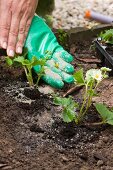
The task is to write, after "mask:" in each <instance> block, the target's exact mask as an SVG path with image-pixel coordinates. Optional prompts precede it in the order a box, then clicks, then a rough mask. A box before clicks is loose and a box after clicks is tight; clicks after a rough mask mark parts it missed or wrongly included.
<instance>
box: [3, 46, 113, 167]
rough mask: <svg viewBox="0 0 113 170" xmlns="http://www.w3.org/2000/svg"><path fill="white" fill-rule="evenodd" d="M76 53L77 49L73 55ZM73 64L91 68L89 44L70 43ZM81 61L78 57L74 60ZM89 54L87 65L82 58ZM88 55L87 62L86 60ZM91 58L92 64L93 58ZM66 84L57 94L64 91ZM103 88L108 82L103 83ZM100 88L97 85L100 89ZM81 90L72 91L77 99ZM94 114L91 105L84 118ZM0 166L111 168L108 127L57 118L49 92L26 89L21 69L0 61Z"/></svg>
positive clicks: (112, 144) (111, 130)
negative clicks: (43, 92) (42, 92)
mask: <svg viewBox="0 0 113 170" xmlns="http://www.w3.org/2000/svg"><path fill="white" fill-rule="evenodd" d="M77 51H78V53H77ZM71 53H73V55H75V53H76V55H75V60H74V62H73V65H74V66H75V68H76V69H77V66H78V65H82V66H83V67H84V68H85V70H86V69H89V68H91V67H93V68H96V67H97V64H96V62H95V61H96V60H95V61H94V60H93V59H94V57H95V52H94V51H93V50H91V49H89V44H88V43H86V44H85V45H83V44H75V45H73V46H72V47H71ZM83 57H85V59H86V60H85V59H84V60H83V62H82V60H79V59H80V58H81V59H82V58H83ZM89 58H90V64H89V63H88V60H89ZM91 58H92V62H91ZM93 61H94V62H93ZM70 87H71V85H66V86H65V88H64V89H63V90H59V92H60V93H61V94H64V92H66V91H67V89H69V88H70ZM107 87H108V86H107ZM103 90H105V86H102V87H101V88H100V91H101V92H102V91H103ZM81 93H82V90H80V91H79V92H78V93H77V92H76V93H73V97H74V98H75V99H76V100H78V96H79V97H80V96H81ZM97 119H98V118H97V116H96V112H95V110H94V108H93V107H92V108H91V109H90V112H89V116H88V118H87V121H89V120H91V121H92V122H93V121H96V120H97ZM0 169H1V170H70V169H71V170H92V169H93V170H113V127H111V126H98V127H91V126H84V125H81V126H76V125H75V124H74V123H70V124H66V123H64V122H63V121H62V119H61V108H60V107H56V106H54V104H53V102H52V98H51V96H50V95H43V94H39V92H36V91H32V90H31V89H29V88H28V84H27V83H26V81H25V79H24V75H23V72H22V70H20V69H17V68H16V69H10V68H7V67H6V66H5V64H4V62H3V61H2V62H1V63H0Z"/></svg>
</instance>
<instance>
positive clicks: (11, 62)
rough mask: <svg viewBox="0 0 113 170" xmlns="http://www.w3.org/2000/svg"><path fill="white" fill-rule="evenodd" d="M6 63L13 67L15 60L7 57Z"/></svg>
mask: <svg viewBox="0 0 113 170" xmlns="http://www.w3.org/2000/svg"><path fill="white" fill-rule="evenodd" d="M5 59H6V63H7V64H8V66H12V65H13V60H12V59H11V58H10V57H6V58H5Z"/></svg>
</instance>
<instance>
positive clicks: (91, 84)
mask: <svg viewBox="0 0 113 170" xmlns="http://www.w3.org/2000/svg"><path fill="white" fill-rule="evenodd" d="M109 71H111V69H109V68H106V67H102V68H101V69H90V70H88V71H87V72H86V75H85V76H84V74H83V69H81V70H79V71H77V72H76V73H75V74H74V75H73V76H74V79H75V84H76V85H82V86H84V93H83V102H82V104H81V105H79V104H77V103H76V102H75V101H74V100H73V99H72V98H60V97H55V98H54V103H55V104H56V105H61V106H62V108H63V111H62V115H63V120H64V121H65V122H67V123H68V122H71V121H73V120H74V121H75V123H76V124H79V123H81V122H82V121H83V119H84V116H85V115H86V114H87V112H88V109H89V108H90V106H91V104H92V98H93V96H95V95H97V90H96V89H97V87H98V85H99V84H100V82H101V81H102V80H103V79H105V78H107V77H108V75H107V72H109ZM75 110H76V112H75ZM77 110H78V111H77Z"/></svg>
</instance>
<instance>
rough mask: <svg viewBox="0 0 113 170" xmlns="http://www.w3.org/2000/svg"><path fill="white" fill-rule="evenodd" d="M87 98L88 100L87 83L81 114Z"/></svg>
mask: <svg viewBox="0 0 113 170" xmlns="http://www.w3.org/2000/svg"><path fill="white" fill-rule="evenodd" d="M86 100H87V85H86V90H85V95H84V98H83V103H82V106H81V109H80V115H81V114H82V111H83V109H84V107H85V104H86Z"/></svg>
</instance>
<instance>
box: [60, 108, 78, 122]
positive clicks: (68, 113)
mask: <svg viewBox="0 0 113 170" xmlns="http://www.w3.org/2000/svg"><path fill="white" fill-rule="evenodd" d="M75 114H76V113H75V112H74V111H72V110H70V109H64V110H63V112H62V117H63V121H64V122H66V123H69V122H72V121H73V120H74V119H75V117H76V115H75Z"/></svg>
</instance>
